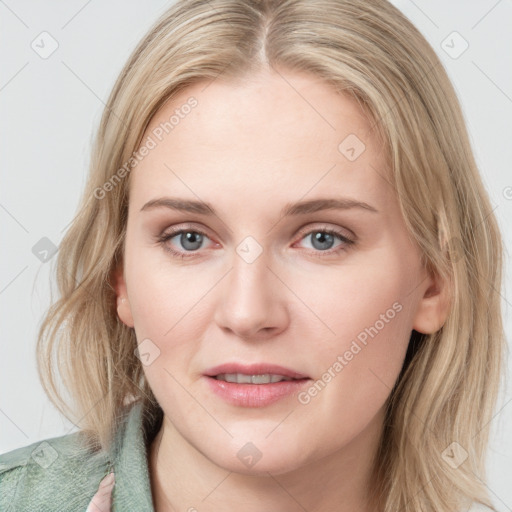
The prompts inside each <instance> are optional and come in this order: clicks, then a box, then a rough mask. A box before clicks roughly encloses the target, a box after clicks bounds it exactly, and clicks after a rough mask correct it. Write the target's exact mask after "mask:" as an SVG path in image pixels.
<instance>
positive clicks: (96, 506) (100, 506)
mask: <svg viewBox="0 0 512 512" xmlns="http://www.w3.org/2000/svg"><path fill="white" fill-rule="evenodd" d="M114 484H115V475H114V473H109V474H108V475H107V476H106V477H105V478H104V479H103V480H102V481H101V482H100V485H99V487H98V491H97V492H96V494H95V495H94V496H93V497H92V500H91V502H90V503H89V506H88V507H87V510H86V511H85V512H111V510H112V490H113V489H114Z"/></svg>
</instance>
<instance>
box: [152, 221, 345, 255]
mask: <svg viewBox="0 0 512 512" xmlns="http://www.w3.org/2000/svg"><path fill="white" fill-rule="evenodd" d="M182 233H197V234H199V235H202V236H204V237H206V238H209V236H208V235H207V234H206V233H205V232H204V231H202V230H201V229H198V228H195V227H184V228H183V227H182V228H178V229H174V230H172V231H168V232H164V233H162V234H161V235H158V236H157V242H158V243H160V244H161V245H162V246H163V248H164V250H166V251H167V252H169V253H171V255H172V256H173V257H176V258H180V259H187V258H194V257H196V256H197V254H198V251H187V252H188V254H187V252H180V251H176V250H175V249H173V248H172V247H170V246H169V244H167V242H168V241H169V240H170V239H171V238H174V237H175V236H176V235H180V234H182ZM313 233H325V234H328V235H333V236H335V237H337V238H339V239H340V241H341V242H343V245H340V246H338V248H336V249H330V250H327V251H319V250H312V256H314V257H317V258H326V257H328V256H333V255H336V254H338V253H340V252H342V251H346V250H347V249H348V248H349V247H350V246H351V245H353V244H354V243H355V242H354V240H351V239H349V238H347V237H346V236H345V235H343V234H342V233H341V232H339V231H337V230H335V229H332V228H328V227H321V228H316V229H311V230H309V231H305V232H301V233H300V235H301V237H300V239H299V240H303V239H304V238H306V237H307V236H308V235H311V234H313Z"/></svg>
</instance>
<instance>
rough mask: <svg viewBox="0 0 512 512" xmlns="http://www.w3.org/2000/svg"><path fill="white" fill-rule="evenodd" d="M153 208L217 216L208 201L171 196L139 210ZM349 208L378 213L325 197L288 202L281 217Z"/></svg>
mask: <svg viewBox="0 0 512 512" xmlns="http://www.w3.org/2000/svg"><path fill="white" fill-rule="evenodd" d="M155 208H169V209H171V210H178V211H182V212H188V213H197V214H200V215H215V216H217V212H216V211H215V208H213V206H212V205H211V204H210V203H206V202H204V201H194V200H190V199H179V198H172V197H159V198H157V199H152V200H151V201H148V202H147V203H146V204H145V205H144V206H143V207H142V208H141V209H140V211H147V210H153V209H155ZM351 208H360V209H363V210H366V211H369V212H373V213H378V210H377V209H376V208H374V207H373V206H371V205H369V204H368V203H365V202H363V201H356V200H355V199H350V198H326V199H312V200H309V201H300V202H296V203H288V204H286V205H285V206H284V208H283V209H282V210H281V217H287V216H292V215H305V214H308V213H316V212H319V211H322V210H348V209H351Z"/></svg>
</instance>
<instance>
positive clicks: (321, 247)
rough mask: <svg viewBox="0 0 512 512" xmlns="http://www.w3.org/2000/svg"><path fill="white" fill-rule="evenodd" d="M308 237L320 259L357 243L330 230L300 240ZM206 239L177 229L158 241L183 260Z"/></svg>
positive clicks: (196, 232)
mask: <svg viewBox="0 0 512 512" xmlns="http://www.w3.org/2000/svg"><path fill="white" fill-rule="evenodd" d="M308 237H309V238H310V240H311V245H312V248H313V250H312V251H311V253H312V254H313V255H314V256H318V257H327V256H332V255H333V254H337V253H339V252H341V251H344V250H346V249H347V248H348V247H349V246H350V245H352V244H354V243H355V242H354V241H353V240H350V239H349V238H347V237H346V236H344V235H343V234H342V233H341V232H338V231H336V230H334V229H330V228H323V229H315V230H310V231H308V232H306V233H304V234H302V236H301V238H300V240H301V241H302V240H305V239H307V238H308ZM173 239H176V242H175V243H174V244H177V245H178V246H181V249H180V248H178V249H175V248H174V247H173V245H174V244H171V242H172V240H173ZM206 239H209V237H208V235H207V234H206V233H204V232H202V231H201V230H198V229H195V228H194V229H186V228H181V229H176V230H174V231H170V232H166V233H163V234H162V235H160V236H158V237H157V241H158V242H159V243H161V244H162V245H163V247H164V249H165V250H166V251H168V252H169V253H171V254H172V255H173V256H175V257H178V258H182V259H184V258H191V257H195V256H198V255H199V254H198V253H199V250H200V249H201V248H202V246H203V242H205V240H206ZM336 239H338V240H339V241H340V244H339V245H338V246H336V247H335V248H334V249H332V247H333V245H334V243H335V240H336Z"/></svg>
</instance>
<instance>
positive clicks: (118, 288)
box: [113, 267, 134, 327]
mask: <svg viewBox="0 0 512 512" xmlns="http://www.w3.org/2000/svg"><path fill="white" fill-rule="evenodd" d="M113 281H114V289H115V292H116V300H117V316H118V317H119V320H121V322H123V323H124V324H125V325H127V326H128V327H133V326H134V323H133V316H132V310H131V307H130V301H129V300H128V293H127V288H126V281H125V278H124V273H123V268H122V267H118V268H117V269H116V270H115V271H114V273H113Z"/></svg>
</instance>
